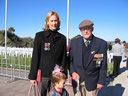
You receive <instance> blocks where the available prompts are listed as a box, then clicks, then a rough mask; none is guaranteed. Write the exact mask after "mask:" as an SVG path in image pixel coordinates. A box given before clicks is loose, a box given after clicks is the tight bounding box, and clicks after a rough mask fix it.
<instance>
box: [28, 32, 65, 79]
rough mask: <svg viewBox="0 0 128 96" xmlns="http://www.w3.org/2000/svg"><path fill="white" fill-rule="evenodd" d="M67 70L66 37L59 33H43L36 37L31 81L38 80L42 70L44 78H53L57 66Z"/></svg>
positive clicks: (30, 75)
mask: <svg viewBox="0 0 128 96" xmlns="http://www.w3.org/2000/svg"><path fill="white" fill-rule="evenodd" d="M56 64H58V65H60V66H62V67H63V68H64V69H65V66H66V37H65V36H64V35H62V34H60V33H58V32H57V31H50V30H49V31H42V32H38V33H37V34H36V36H35V41H34V48H33V55H32V62H31V69H30V74H29V79H30V80H36V76H37V70H38V69H41V74H42V77H49V78H50V77H51V75H52V71H53V69H54V67H55V65H56Z"/></svg>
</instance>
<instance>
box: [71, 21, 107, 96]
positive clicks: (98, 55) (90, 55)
mask: <svg viewBox="0 0 128 96" xmlns="http://www.w3.org/2000/svg"><path fill="white" fill-rule="evenodd" d="M93 25H94V23H93V22H92V21H90V20H84V21H82V22H81V23H80V24H79V29H80V32H81V33H82V37H80V38H77V39H73V40H72V41H71V46H70V51H69V54H70V73H71V75H72V78H73V79H74V80H75V81H77V77H79V78H80V79H79V80H80V89H81V90H80V91H81V94H82V96H96V94H97V89H98V90H100V89H101V88H102V87H103V85H104V84H105V79H106V72H107V42H106V41H104V40H102V39H100V38H97V37H95V36H94V35H93V34H92V32H93V29H94V28H93Z"/></svg>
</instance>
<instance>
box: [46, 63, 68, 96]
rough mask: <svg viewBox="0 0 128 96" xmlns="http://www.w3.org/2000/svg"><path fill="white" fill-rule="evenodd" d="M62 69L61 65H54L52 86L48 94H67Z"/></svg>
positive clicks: (54, 95) (49, 95)
mask: <svg viewBox="0 0 128 96" xmlns="http://www.w3.org/2000/svg"><path fill="white" fill-rule="evenodd" d="M62 71H63V70H62V68H61V67H59V66H58V65H56V66H55V68H54V70H53V72H52V78H51V81H52V83H53V88H52V89H51V90H50V92H49V93H48V96H69V94H68V92H67V91H66V89H65V88H64V84H65V80H66V76H65V74H64V73H62Z"/></svg>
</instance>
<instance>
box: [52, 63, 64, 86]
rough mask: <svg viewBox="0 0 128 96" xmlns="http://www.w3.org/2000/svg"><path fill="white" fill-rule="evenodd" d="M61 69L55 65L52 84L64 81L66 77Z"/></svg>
mask: <svg viewBox="0 0 128 96" xmlns="http://www.w3.org/2000/svg"><path fill="white" fill-rule="evenodd" d="M62 71H63V70H62V67H60V66H58V65H56V66H55V68H54V70H53V72H52V78H51V81H52V83H53V84H54V83H55V82H59V81H60V80H66V75H65V74H64V73H63V72H62Z"/></svg>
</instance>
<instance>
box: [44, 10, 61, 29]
mask: <svg viewBox="0 0 128 96" xmlns="http://www.w3.org/2000/svg"><path fill="white" fill-rule="evenodd" d="M53 15H55V16H56V17H57V20H58V28H57V30H59V29H60V18H59V15H58V14H57V13H56V12H53V11H50V12H49V13H48V14H47V15H46V18H45V24H44V28H43V29H44V31H47V30H49V25H48V23H47V22H48V20H49V17H51V16H53Z"/></svg>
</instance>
